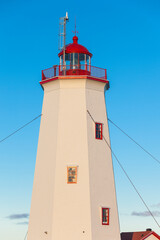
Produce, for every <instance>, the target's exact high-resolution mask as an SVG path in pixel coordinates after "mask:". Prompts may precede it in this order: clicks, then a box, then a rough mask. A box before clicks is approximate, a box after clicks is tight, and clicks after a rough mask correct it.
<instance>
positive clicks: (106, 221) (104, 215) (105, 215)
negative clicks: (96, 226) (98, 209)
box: [102, 208, 109, 225]
mask: <svg viewBox="0 0 160 240" xmlns="http://www.w3.org/2000/svg"><path fill="white" fill-rule="evenodd" d="M102 224H103V225H109V208H102Z"/></svg>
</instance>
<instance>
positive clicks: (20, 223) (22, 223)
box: [17, 222, 28, 225]
mask: <svg viewBox="0 0 160 240" xmlns="http://www.w3.org/2000/svg"><path fill="white" fill-rule="evenodd" d="M17 225H28V222H18V223H17Z"/></svg>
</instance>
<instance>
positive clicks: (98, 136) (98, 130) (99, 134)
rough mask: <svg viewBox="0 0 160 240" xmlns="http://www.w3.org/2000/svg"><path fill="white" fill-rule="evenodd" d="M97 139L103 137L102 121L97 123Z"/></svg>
mask: <svg viewBox="0 0 160 240" xmlns="http://www.w3.org/2000/svg"><path fill="white" fill-rule="evenodd" d="M95 127H96V134H95V135H96V139H102V123H96V126H95Z"/></svg>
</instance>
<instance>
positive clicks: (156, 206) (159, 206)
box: [151, 203, 160, 208]
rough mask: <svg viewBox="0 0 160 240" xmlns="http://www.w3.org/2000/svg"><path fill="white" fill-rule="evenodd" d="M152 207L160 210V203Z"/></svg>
mask: <svg viewBox="0 0 160 240" xmlns="http://www.w3.org/2000/svg"><path fill="white" fill-rule="evenodd" d="M151 207H154V208H160V203H157V204H153V205H152V206H151Z"/></svg>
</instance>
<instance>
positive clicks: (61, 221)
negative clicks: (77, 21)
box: [27, 36, 120, 240]
mask: <svg viewBox="0 0 160 240" xmlns="http://www.w3.org/2000/svg"><path fill="white" fill-rule="evenodd" d="M63 50H64V49H62V51H61V52H60V53H59V55H58V56H59V58H60V65H59V66H58V65H55V66H53V67H52V68H50V69H46V70H43V71H42V81H41V86H42V87H43V89H44V100H43V109H42V119H41V125H40V133H39V142H38V150H37V160H36V167H35V176H34V184H33V194H32V203H31V211H30V219H29V230H28V238H27V239H28V240H120V230H119V220H118V211H117V203H116V193H115V183H114V174H113V166H112V158H111V151H110V149H109V148H108V146H107V145H106V143H105V141H104V138H105V139H106V140H107V141H108V143H109V142H110V139H109V131H108V122H107V114H106V105H105V99H104V91H106V90H107V89H108V86H109V82H108V80H107V75H106V70H105V69H102V68H97V67H93V66H91V57H92V54H91V53H90V52H89V51H88V50H87V48H85V47H84V46H82V45H80V44H79V43H78V37H77V36H74V37H73V43H71V44H68V45H66V46H65V58H64V51H63Z"/></svg>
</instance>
